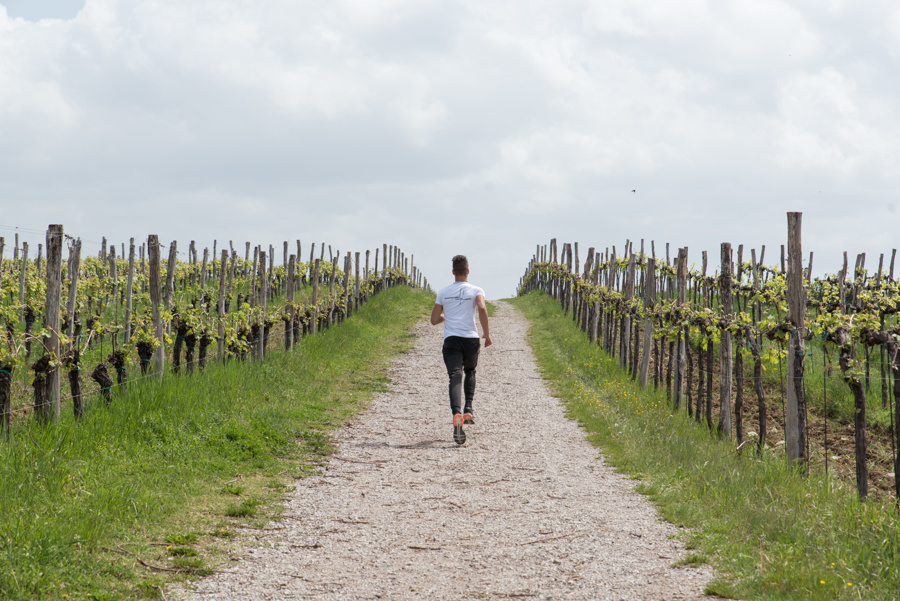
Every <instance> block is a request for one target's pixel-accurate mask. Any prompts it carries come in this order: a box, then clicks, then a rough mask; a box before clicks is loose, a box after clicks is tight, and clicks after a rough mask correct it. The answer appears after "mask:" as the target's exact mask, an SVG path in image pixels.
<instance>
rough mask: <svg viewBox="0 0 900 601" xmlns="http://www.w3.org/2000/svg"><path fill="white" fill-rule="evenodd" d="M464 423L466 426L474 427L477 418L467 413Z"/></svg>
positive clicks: (464, 416)
mask: <svg viewBox="0 0 900 601" xmlns="http://www.w3.org/2000/svg"><path fill="white" fill-rule="evenodd" d="M463 423H464V424H466V425H467V426H468V425H474V424H475V418H474V417H472V414H471V413H465V414H463Z"/></svg>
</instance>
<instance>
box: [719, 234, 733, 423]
mask: <svg viewBox="0 0 900 601" xmlns="http://www.w3.org/2000/svg"><path fill="white" fill-rule="evenodd" d="M721 263H722V265H721V268H720V271H719V290H720V294H721V307H722V317H723V318H724V319H725V321H726V322H728V321H730V319H731V315H732V312H733V311H734V298H733V296H732V290H731V285H732V282H731V244H730V243H728V242H723V243H722V255H721ZM731 369H732V352H731V332H729V331H728V330H727V329H724V328H723V329H722V335H721V341H720V343H719V424H718V426H717V427H716V432H717V433H718V434H719V436H724V437H725V438H728V439H730V438H731V421H732V420H731V381H732V374H731Z"/></svg>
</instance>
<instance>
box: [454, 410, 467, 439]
mask: <svg viewBox="0 0 900 601" xmlns="http://www.w3.org/2000/svg"><path fill="white" fill-rule="evenodd" d="M453 440H454V442H456V444H463V443H464V442H466V433H465V432H463V416H462V414H461V413H457V414H456V415H454V416H453Z"/></svg>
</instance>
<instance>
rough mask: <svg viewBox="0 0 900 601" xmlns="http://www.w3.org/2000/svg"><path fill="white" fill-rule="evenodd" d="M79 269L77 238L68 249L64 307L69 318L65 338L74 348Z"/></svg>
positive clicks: (79, 249)
mask: <svg viewBox="0 0 900 601" xmlns="http://www.w3.org/2000/svg"><path fill="white" fill-rule="evenodd" d="M80 269H81V238H78V239H77V240H75V242H74V243H73V244H72V246H71V247H70V248H69V302H68V304H67V305H66V315H68V318H69V319H68V323H69V328H68V329H67V330H66V336H68V337H69V339H70V340H72V344H73V345H74V346H78V344H77V343H76V342H75V340H73V338H74V337H75V296H76V294H77V292H78V272H79V270H80Z"/></svg>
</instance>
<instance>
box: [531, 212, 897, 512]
mask: <svg viewBox="0 0 900 601" xmlns="http://www.w3.org/2000/svg"><path fill="white" fill-rule="evenodd" d="M800 224H801V215H800V214H799V213H789V214H788V244H787V245H786V246H784V245H783V246H782V247H781V260H780V264H776V265H766V264H765V262H764V261H765V247H761V248H760V250H759V253H758V255H757V251H756V249H751V250H750V252H749V258H750V261H749V262H748V261H745V258H746V257H747V254H745V252H744V247H743V245H740V246H738V248H737V261H736V262H735V260H734V256H733V249H732V246H731V244H729V243H723V244H722V246H721V261H720V264H719V269H718V270H717V271H714V273H712V274H710V273H709V262H708V257H707V253H706V252H705V251H704V252H703V253H702V264H701V267H700V268H699V269H694V268H690V267H689V263H688V249H687V248H679V249H678V252H677V255H676V256H675V257H670V254H669V245H668V244H666V255H665V257H664V258H663V257H659V258H658V257H657V256H656V249H655V244H653V243H651V247H650V252H649V253H646V252H645V249H644V242H643V241H641V246H640V249H639V250H635V248H634V246H633V243H632V242H630V241H627V242H626V244H625V248H624V252H622V253H621V254H618V253H617V252H616V248H615V247H612V248H611V249H610V248H607V249H605V250H604V251H603V252H597V251H596V249H595V248H594V247H591V248H589V249H588V250H587V253H586V255H585V260H584V263H583V264H582V263H581V261H580V257H579V249H578V243H574V244H569V243H566V244H563V245H562V249H561V255H560V252H559V247H558V244H557V241H556V239H553V240H551V241H550V244H549V246H548V245H539V246H538V247H537V249H536V252H535V255H534V257H533V258H532V260H531V261H530V263H529V265H528V267H527V269H526V272H525V274H524V276H523V277H522V278H521V280H520V283H519V294H520V295H522V294H526V293H528V292H531V291H533V290H542V291H544V292H546V293H547V294H549V295H551V296H553V297H554V298H555V299H556V300H558V301H559V303H560V304H561V306H562V308H563V309H564V311H565V312H566V313H567V314H570V315H571V317H572V319H573V320H575V321H576V322H577V323H578V324H579V325H580V327H581V329H582V330H583V331H584V332H586V333H587V335H588V337H589V338H590V340H591V341H592V342H595V343H596V344H599V345H601V346H602V347H603V348H605V349H606V350H607V351H608V352H609V353H610V354H611V355H613V356H615V357H618V360H619V362H620V364H621V367H622V369H623V370H626V373H628V374H629V375H630V377H631V379H632V380H635V381H638V382H639V383H640V385H641V386H642V387H645V386H649V385H651V384H652V386H654V387H665V391H666V398H667V399H668V402H669V403H670V405H671V407H672V409H673V410H675V411H686V413H687V414H688V415H689V416H690V417H691V418H692V419H694V420H696V422H697V423H698V424H703V425H704V426H705V427H706V428H708V429H709V430H710V431H711V432H713V433H715V434H716V435H718V436H719V437H721V438H724V439H728V440H731V441H732V442H733V447H732V449H733V450H736V452H737V453H738V454H740V453H742V452H747V449H748V447H750V448H753V450H754V452H755V453H758V454H762V453H769V452H783V453H785V454H786V456H787V459H788V461H790V462H791V463H792V464H793V465H794V466H795V467H796V469H797V470H798V471H800V472H805V471H807V470H808V469H809V464H810V462H811V461H817V462H821V463H822V464H823V466H824V469H825V470H828V469H829V468H830V469H832V470H834V471H838V472H841V470H844V471H845V472H846V473H848V474H855V480H856V488H857V491H858V495H859V497H860V498H862V499H865V498H866V497H867V496H868V495H869V490H870V486H871V487H873V488H875V489H877V490H879V491H882V492H883V493H884V494H890V492H891V491H893V493H894V495H896V496H897V497H900V484H898V483H897V481H896V476H895V475H896V466H897V463H898V462H900V449H898V444H897V443H898V441H897V436H896V433H897V431H898V420H900V352H898V351H900V323H898V320H897V312H898V309H900V285H898V283H897V281H896V280H895V278H894V261H895V258H896V250H894V251H893V252H892V253H891V255H890V260H889V264H888V265H885V255H881V256H880V258H879V260H878V268H877V270H874V269H873V270H867V269H866V256H865V255H864V254H862V255H859V256H857V258H856V261H855V264H854V265H853V267H852V270H851V269H850V268H849V267H850V266H849V263H848V257H847V253H844V264H843V266H842V268H841V269H840V270H838V271H837V272H836V273H834V274H828V275H826V276H824V277H822V278H814V277H812V264H813V258H814V257H813V253H810V254H809V258H808V261H807V264H806V267H805V268H804V266H803V257H802V255H801V239H800ZM749 398H752V399H753V400H748V399H749ZM716 414H717V416H716ZM870 436H871V438H870Z"/></svg>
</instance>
